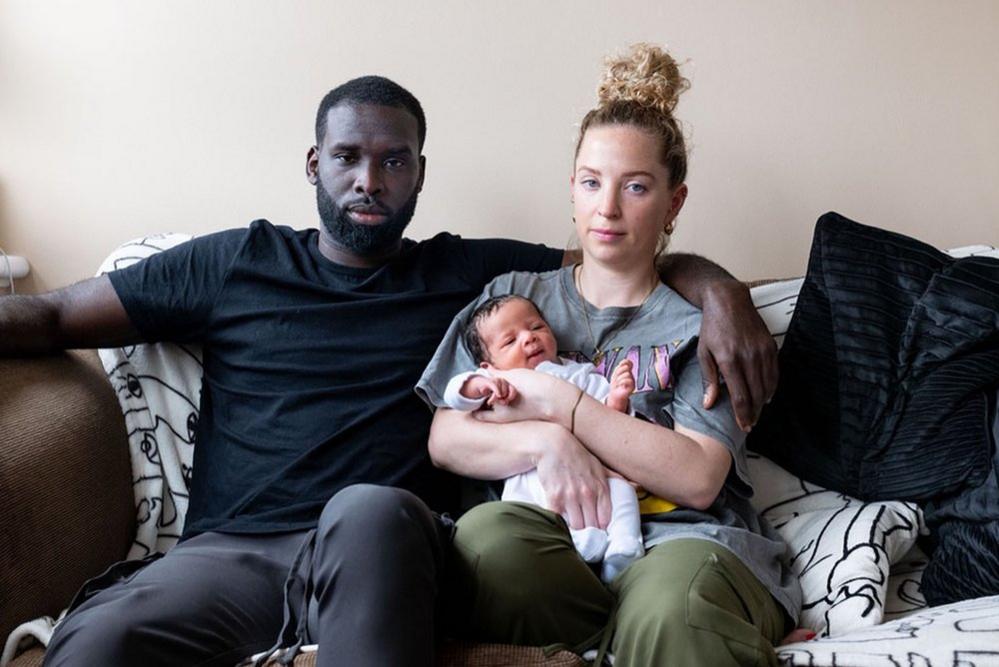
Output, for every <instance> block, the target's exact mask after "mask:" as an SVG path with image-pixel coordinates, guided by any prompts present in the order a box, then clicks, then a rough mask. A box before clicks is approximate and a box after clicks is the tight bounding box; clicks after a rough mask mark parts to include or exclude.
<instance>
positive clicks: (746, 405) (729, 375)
mask: <svg viewBox="0 0 999 667" xmlns="http://www.w3.org/2000/svg"><path fill="white" fill-rule="evenodd" d="M721 372H722V375H724V376H725V386H726V387H728V395H729V398H730V399H731V401H732V411H733V412H735V421H736V423H738V424H739V428H741V429H742V430H743V431H745V432H747V433H748V432H749V429H750V427H751V426H752V425H753V422H754V420H755V418H756V416H755V414H754V413H753V398H752V395H751V394H750V390H749V387H748V386H746V378H745V377H744V376H743V374H742V371H741V369H739V368H738V367H737V366H735V365H734V364H733V365H726V366H724V367H722V369H721Z"/></svg>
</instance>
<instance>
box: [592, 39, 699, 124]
mask: <svg viewBox="0 0 999 667" xmlns="http://www.w3.org/2000/svg"><path fill="white" fill-rule="evenodd" d="M688 88H690V81H688V80H687V79H685V78H684V77H683V76H682V75H681V74H680V68H679V67H678V66H677V64H676V60H674V59H673V56H671V55H669V54H668V53H666V52H665V51H663V50H662V49H660V48H659V47H658V46H655V45H652V44H645V43H641V44H635V45H633V46H632V47H631V50H630V51H629V52H628V53H627V54H625V55H623V56H617V57H610V58H608V59H607V60H606V61H605V63H604V73H603V79H602V80H601V82H600V85H599V86H598V87H597V98H598V100H599V104H600V106H606V105H608V104H612V103H614V102H634V103H636V104H639V105H641V106H643V107H647V108H650V109H655V110H657V111H659V112H661V113H663V114H669V115H672V113H673V109H675V108H676V103H677V102H678V101H679V99H680V94H681V93H683V91H685V90H687V89H688Z"/></svg>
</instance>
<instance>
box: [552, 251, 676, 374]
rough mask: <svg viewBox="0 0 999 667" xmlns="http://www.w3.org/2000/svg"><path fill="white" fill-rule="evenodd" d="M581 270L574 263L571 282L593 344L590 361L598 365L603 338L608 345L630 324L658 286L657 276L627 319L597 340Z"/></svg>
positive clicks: (580, 266) (601, 356) (602, 358)
mask: <svg viewBox="0 0 999 667" xmlns="http://www.w3.org/2000/svg"><path fill="white" fill-rule="evenodd" d="M577 268H579V271H578V272H577V271H576V269H577ZM582 272H583V270H582V265H581V264H576V265H575V266H573V267H572V284H573V286H575V288H576V293H577V294H578V295H579V304H580V306H581V307H582V309H583V321H584V322H585V323H586V332H587V333H588V334H589V335H590V344H591V345H593V353H592V359H591V362H592V363H593V365H594V366H599V365H600V362H601V361H603V360H604V356H605V355H606V354H607V352H606V351H605V350H603V349H602V343H603V340H604V339H605V338H606V339H608V340H607V343H608V345H610V343H611V342H613V341H612V339H613V337H614V336H616V335H617V334H619V333H621V332H622V331H624V330H625V329H626V328H627V327H628V325H629V324H631V321H632V320H633V319H635V315H637V314H638V312H639V311H640V310H642V307H643V306H645V302H646V301H648V300H649V297H650V296H652V293H653V292H655V291H656V287H658V286H659V279H658V277H657V278H656V280H655V281H654V282H653V283H652V287H651V288H650V289H649V293H648V294H646V295H645V298H644V299H642V303H640V304H639V305H638V307H637V308H635V310H633V311H631V314H630V315H628V317H627V319H625V321H624V322H622V323H621V324H618V325H617V326H615V327H614V328H612V329H611V330H610V331H608V332H607V333H606V334H605V335H603V336H601V338H600V340H599V341H598V340H597V339H596V337H595V336H594V335H593V328H592V327H591V326H590V313H589V311H588V309H587V307H586V296H585V295H584V294H583V283H582V280H581V278H580V275H581V274H582Z"/></svg>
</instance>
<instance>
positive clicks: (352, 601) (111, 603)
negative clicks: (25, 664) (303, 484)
mask: <svg viewBox="0 0 999 667" xmlns="http://www.w3.org/2000/svg"><path fill="white" fill-rule="evenodd" d="M312 537H313V536H312V534H311V531H306V530H303V531H297V532H292V533H280V534H276V535H234V534H223V533H203V534H201V535H197V536H195V537H193V538H191V539H189V540H185V541H183V542H181V543H180V544H178V545H177V546H176V547H175V548H174V549H172V550H171V551H170V552H169V553H168V554H167V555H166V556H164V557H163V558H161V559H159V560H156V561H155V562H153V563H151V564H149V565H147V566H145V567H143V568H141V569H139V570H137V571H134V572H132V573H130V574H129V575H128V576H125V577H124V578H121V579H120V580H119V581H116V582H115V583H114V584H113V585H111V586H109V587H108V588H104V589H103V590H100V591H99V592H97V593H95V594H93V595H91V596H90V597H88V598H87V599H86V601H84V602H83V603H82V604H81V605H80V606H79V607H78V608H76V609H75V610H74V611H73V612H71V613H70V614H69V616H68V617H67V618H66V619H65V620H64V621H63V622H62V623H61V624H60V625H59V626H58V627H57V628H56V631H55V635H54V636H53V637H52V641H51V643H50V644H49V650H48V652H47V653H46V656H45V665H47V666H50V667H56V666H59V667H61V666H64V665H88V666H89V665H102V666H103V665H107V666H109V667H110V666H116V667H118V666H121V667H127V666H129V665H136V666H140V667H154V666H156V665H170V666H175V665H213V666H214V665H220V666H221V665H226V666H230V665H234V664H235V663H237V662H239V661H240V660H241V659H243V658H245V657H246V656H249V655H252V654H253V653H257V652H260V651H264V650H266V649H268V648H270V646H271V645H272V644H273V643H274V640H275V638H276V637H277V636H278V633H279V631H280V630H281V628H282V623H283V621H284V620H285V619H284V608H285V606H286V605H285V602H286V601H285V590H284V589H285V583H286V581H287V580H288V576H289V571H290V569H291V566H292V564H293V563H294V561H295V559H296V555H298V553H299V550H300V548H301V547H302V545H303V543H305V542H306V540H309V539H311V538H312ZM314 538H315V546H314V551H313V554H312V556H313V558H312V566H311V568H309V571H310V572H311V582H305V581H297V582H295V583H296V586H295V587H294V588H297V590H299V591H302V590H305V589H309V590H311V595H310V600H311V601H312V605H311V608H310V614H309V616H311V617H312V621H313V622H312V623H310V626H312V627H310V628H309V630H310V634H311V635H312V636H311V639H312V640H313V641H316V642H318V643H319V644H320V647H321V648H320V652H319V656H318V657H319V660H318V663H319V665H320V666H321V667H327V666H329V665H356V666H361V667H363V666H364V665H378V666H379V667H382V666H385V665H427V666H429V665H432V664H433V651H434V638H435V634H434V631H435V603H436V600H437V593H438V588H439V582H440V581H442V579H443V569H444V562H445V559H446V557H445V555H446V553H447V552H448V549H449V543H450V538H451V531H450V526H449V525H448V523H447V522H445V521H443V520H441V519H440V518H439V517H436V516H435V515H434V514H432V513H431V512H430V510H429V509H427V507H426V505H425V504H424V503H423V502H422V501H421V500H420V499H419V498H417V497H416V496H414V495H413V494H411V493H409V492H408V491H402V490H400V489H394V488H390V487H379V486H373V485H356V486H351V487H348V488H346V489H344V490H343V491H341V492H340V493H338V494H337V495H336V496H334V497H333V498H332V499H331V500H330V501H329V502H328V503H327V505H326V508H325V509H324V510H323V514H322V517H321V518H320V520H319V524H318V526H317V528H316V532H315V536H314ZM133 569H134V568H133ZM109 574H110V575H111V576H113V575H114V572H110V571H109ZM293 576H294V575H293ZM300 576H302V577H304V576H305V575H304V574H301V575H300ZM292 607H293V612H294V611H297V609H294V607H295V605H292ZM292 622H293V623H294V622H295V619H294V618H293V619H292Z"/></svg>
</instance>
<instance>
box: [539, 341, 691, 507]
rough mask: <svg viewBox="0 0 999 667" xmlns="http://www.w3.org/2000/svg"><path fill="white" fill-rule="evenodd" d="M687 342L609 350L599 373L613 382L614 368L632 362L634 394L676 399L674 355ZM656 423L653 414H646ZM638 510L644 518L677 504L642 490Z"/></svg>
mask: <svg viewBox="0 0 999 667" xmlns="http://www.w3.org/2000/svg"><path fill="white" fill-rule="evenodd" d="M683 342H684V341H683V339H677V340H674V341H670V342H669V343H665V344H663V345H653V346H651V347H647V348H645V349H643V348H642V346H640V345H632V346H630V347H628V348H624V347H613V348H610V349H609V350H607V353H606V354H605V355H604V358H603V359H601V360H600V363H599V364H597V365H596V370H597V372H598V373H600V374H601V375H603V376H604V377H605V378H607V380H608V381H610V378H611V375H612V374H613V372H614V369H615V368H617V366H618V364H620V363H621V362H622V361H624V360H626V359H627V360H629V361H631V368H632V371H631V372H632V376H633V377H634V379H635V393H634V394H633V396H634V395H638V394H643V393H646V392H650V391H658V392H667V393H668V394H670V397H672V393H673V377H672V375H671V373H670V364H669V362H670V356H671V355H672V353H673V352H676V350H677V349H679V347H680V345H682V344H683ZM559 356H561V357H565V358H566V359H571V360H573V361H577V362H590V363H592V361H591V360H590V359H589V358H588V357H587V356H586V355H585V354H583V353H582V352H578V351H571V352H566V351H563V352H559ZM642 416H643V417H645V418H647V419H649V420H650V421H651V420H653V416H652V415H642ZM638 509H639V512H640V513H641V514H643V515H648V514H662V513H664V512H672V511H673V510H675V509H676V504H675V503H672V502H670V501H668V500H666V499H664V498H660V497H659V496H656V495H653V494H652V493H649V492H648V491H646V490H645V489H639V490H638Z"/></svg>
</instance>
